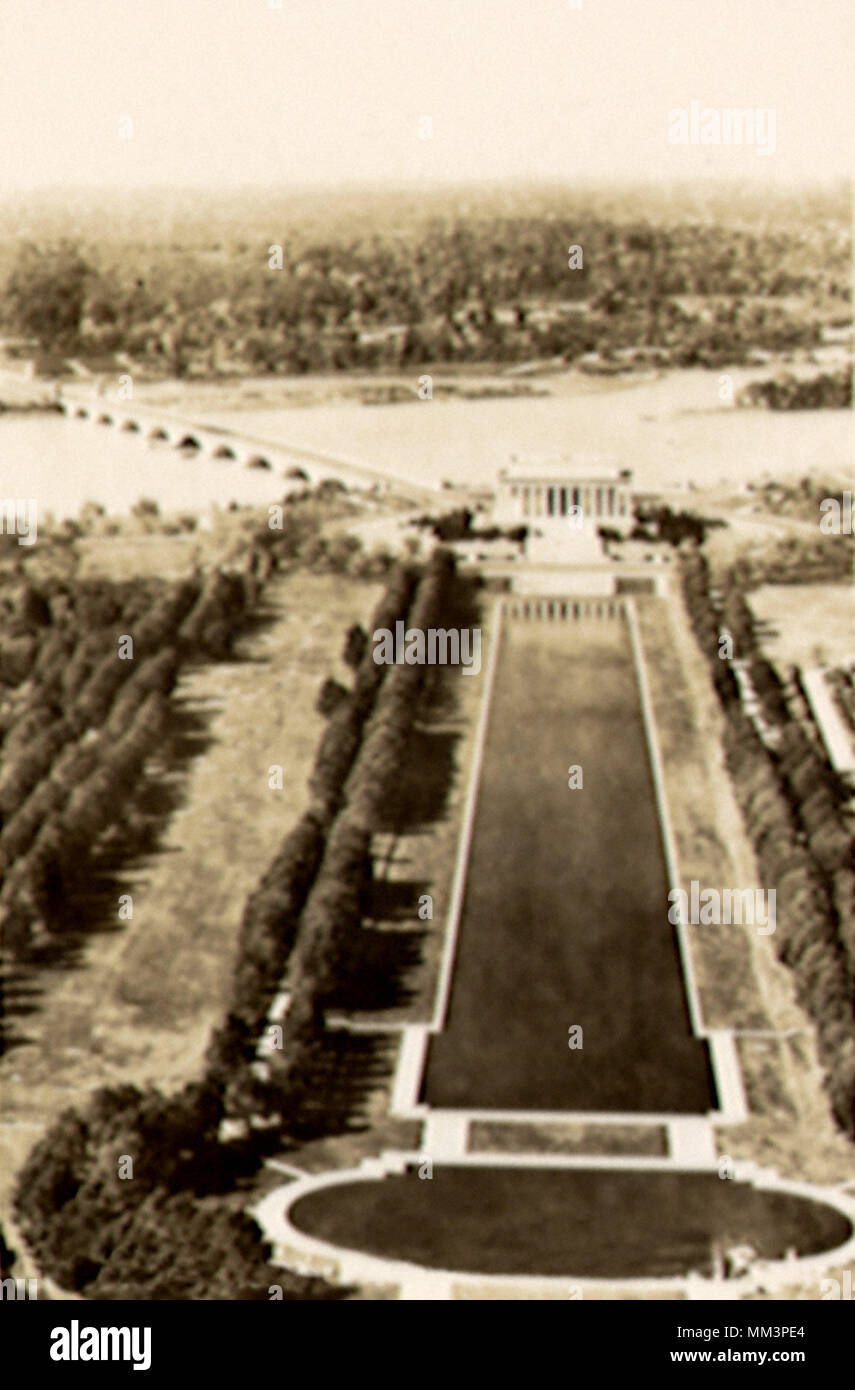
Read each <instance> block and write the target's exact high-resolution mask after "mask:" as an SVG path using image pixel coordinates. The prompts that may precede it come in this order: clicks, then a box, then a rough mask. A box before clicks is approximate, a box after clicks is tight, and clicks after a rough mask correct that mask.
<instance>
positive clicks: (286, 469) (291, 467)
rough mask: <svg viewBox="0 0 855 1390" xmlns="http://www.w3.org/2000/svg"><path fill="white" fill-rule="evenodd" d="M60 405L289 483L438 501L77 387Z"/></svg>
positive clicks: (319, 456) (330, 458) (322, 455)
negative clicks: (269, 472) (337, 486)
mask: <svg viewBox="0 0 855 1390" xmlns="http://www.w3.org/2000/svg"><path fill="white" fill-rule="evenodd" d="M56 403H57V406H58V408H59V409H60V410H61V411H62V412H63V414H64V415H66V416H67V417H68V418H69V419H71V420H76V421H80V422H82V423H88V424H94V425H96V426H98V425H100V426H106V427H112V428H113V429H116V430H120V431H123V432H125V433H128V434H136V435H139V436H140V437H141V438H143V439H147V440H150V441H152V442H158V441H159V442H162V443H164V444H169V445H171V446H172V447H173V448H175V449H176V450H180V452H181V453H182V454H183V455H185V456H187V457H191V456H199V457H207V458H209V459H217V460H220V461H222V462H224V463H231V464H235V463H236V464H240V465H242V466H243V467H245V468H266V469H271V470H274V471H277V472H279V473H280V474H281V475H282V476H283V477H285V478H291V479H300V480H303V481H306V482H309V483H320V482H324V481H326V480H337V481H339V482H341V483H343V484H345V485H348V486H351V487H363V488H371V489H373V490H374V491H376V492H378V493H385V492H389V491H392V490H394V491H395V492H397V493H400V494H402V495H403V496H405V497H408V498H412V499H413V500H415V501H417V502H419V503H423V502H427V503H434V502H435V501H436V496H437V489H436V488H429V487H424V486H423V485H419V484H418V483H412V482H411V481H410V480H409V479H406V478H403V477H397V476H395V475H394V474H391V473H387V472H384V471H382V470H381V469H375V468H370V467H369V466H367V465H366V464H364V463H361V462H359V461H358V460H357V459H348V458H342V457H340V456H337V455H334V454H329V453H326V452H324V451H323V450H319V449H305V448H302V447H301V446H299V445H294V444H289V443H287V442H286V441H285V440H282V439H266V438H261V437H259V436H254V435H248V434H244V433H242V432H239V431H235V430H230V429H226V428H225V427H221V426H219V425H213V424H200V423H199V422H198V421H194V420H190V419H187V418H186V417H184V416H181V415H176V414H173V413H171V412H169V411H165V410H163V409H161V408H160V407H159V406H152V405H146V404H143V403H141V402H138V401H134V400H129V401H126V400H117V399H115V398H107V397H104V396H99V395H96V394H94V393H93V392H92V391H91V390H83V389H80V388H78V389H75V388H74V387H63V388H62V389H61V390H60V392H59V394H58V398H57V402H56Z"/></svg>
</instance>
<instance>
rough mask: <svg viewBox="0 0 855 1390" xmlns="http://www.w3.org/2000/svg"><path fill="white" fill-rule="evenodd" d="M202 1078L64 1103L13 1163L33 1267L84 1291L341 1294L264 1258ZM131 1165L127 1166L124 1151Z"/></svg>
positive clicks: (110, 1295) (164, 1295)
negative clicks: (197, 1082) (176, 1087)
mask: <svg viewBox="0 0 855 1390" xmlns="http://www.w3.org/2000/svg"><path fill="white" fill-rule="evenodd" d="M221 1109H222V1108H221V1104H220V1101H219V1099H218V1096H217V1093H216V1090H215V1089H213V1088H211V1087H201V1086H187V1087H185V1088H184V1090H183V1091H182V1092H180V1093H179V1094H178V1095H175V1096H171V1097H164V1096H162V1095H160V1094H158V1093H157V1092H156V1091H152V1090H149V1091H139V1090H138V1089H137V1088H136V1087H134V1086H121V1087H117V1088H114V1089H104V1090H101V1091H98V1092H96V1094H95V1095H94V1096H93V1097H92V1099H91V1100H90V1102H89V1104H88V1106H87V1107H86V1109H85V1111H83V1112H82V1113H78V1112H76V1111H74V1110H67V1111H65V1112H64V1113H63V1114H62V1115H61V1116H60V1117H59V1118H58V1119H57V1120H56V1121H55V1122H54V1124H53V1125H52V1126H51V1127H50V1129H49V1130H48V1132H47V1134H46V1135H45V1136H44V1138H43V1139H42V1140H41V1141H40V1142H39V1143H38V1144H37V1145H36V1146H35V1148H34V1149H33V1150H32V1152H31V1154H30V1156H29V1158H28V1160H27V1162H26V1164H25V1166H24V1168H23V1169H22V1171H21V1174H20V1177H19V1181H18V1186H17V1192H16V1211H17V1217H18V1220H19V1221H20V1224H21V1229H22V1231H23V1233H24V1235H25V1238H26V1240H27V1242H28V1243H29V1244H30V1246H31V1248H32V1250H33V1252H34V1253H35V1255H36V1256H37V1258H38V1260H39V1263H40V1264H41V1265H42V1267H43V1268H44V1269H46V1270H48V1271H49V1272H50V1274H51V1276H52V1277H53V1278H54V1279H55V1280H56V1281H57V1282H58V1283H59V1285H60V1286H61V1287H63V1288H65V1289H68V1290H70V1291H73V1292H78V1293H83V1294H85V1296H86V1297H87V1298H95V1299H194V1300H198V1299H203V1300H210V1299H223V1300H231V1299H243V1300H267V1299H269V1298H270V1297H271V1296H272V1295H271V1292H270V1290H271V1286H273V1287H275V1288H277V1289H281V1291H282V1297H283V1298H287V1299H292V1298H301V1299H313V1298H324V1297H336V1296H341V1295H340V1294H339V1293H336V1292H334V1291H333V1290H331V1289H329V1287H328V1286H327V1285H326V1284H324V1283H323V1282H322V1281H321V1280H319V1279H302V1278H300V1277H299V1276H297V1275H292V1274H290V1273H289V1272H288V1271H287V1270H284V1269H281V1268H278V1267H276V1266H273V1265H271V1264H270V1263H269V1260H270V1249H269V1247H268V1245H267V1244H266V1242H264V1241H263V1240H262V1239H261V1233H260V1231H259V1229H258V1227H257V1226H256V1224H255V1222H254V1221H253V1220H252V1219H251V1218H250V1217H248V1216H246V1215H245V1214H244V1213H243V1211H242V1210H241V1207H242V1204H243V1202H244V1200H245V1199H244V1198H243V1197H242V1195H241V1194H240V1193H236V1192H234V1191H233V1189H234V1186H235V1182H236V1180H237V1178H238V1177H239V1176H240V1172H239V1169H238V1167H237V1166H236V1161H235V1156H234V1154H233V1153H232V1152H230V1151H229V1150H227V1149H226V1148H224V1147H223V1145H221V1144H220V1143H219V1140H218V1126H219V1121H220V1117H221ZM129 1159H130V1161H131V1163H132V1168H131V1169H129V1168H128V1164H127V1160H129Z"/></svg>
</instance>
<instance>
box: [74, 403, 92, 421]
mask: <svg viewBox="0 0 855 1390" xmlns="http://www.w3.org/2000/svg"><path fill="white" fill-rule="evenodd" d="M74 416H75V419H77V420H88V419H89V411H88V410H87V409H86V406H85V405H79V406H78V407H77V409H76V410H75V412H74Z"/></svg>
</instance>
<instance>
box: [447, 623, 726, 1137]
mask: <svg viewBox="0 0 855 1390" xmlns="http://www.w3.org/2000/svg"><path fill="white" fill-rule="evenodd" d="M501 641H502V649H501V651H500V653H499V664H498V669H497V671H496V683H495V688H494V692H493V704H492V709H491V712H490V720H489V725H488V731H487V740H486V747H485V752H484V762H483V767H482V771H481V779H480V787H479V792H478V806H477V811H476V816H475V825H474V831H473V837H472V844H471V848H470V856H469V865H468V872H467V879H466V889H465V895H464V902H463V908H462V917H461V922H460V932H459V937H458V942H457V951H456V957H455V963H454V973H453V981H452V988H451V996H450V1001H449V1009H448V1017H447V1019H446V1026H445V1030H444V1032H443V1033H442V1034H440V1035H438V1036H437V1037H435V1038H433V1039H432V1040H431V1045H430V1049H429V1054H428V1063H427V1067H426V1071H425V1078H424V1081H423V1099H425V1100H426V1101H427V1102H428V1103H429V1104H430V1105H432V1106H435V1107H445V1108H455V1107H457V1108H459V1107H472V1108H477V1109H500V1110H561V1111H573V1110H582V1111H628V1112H630V1111H635V1112H638V1111H648V1112H649V1111H662V1112H679V1113H703V1112H705V1111H707V1110H708V1109H709V1108H710V1107H711V1105H712V1104H713V1103H714V1094H715V1092H714V1086H713V1083H712V1080H711V1075H710V1068H709V1059H708V1056H707V1049H706V1045H705V1044H704V1043H703V1042H701V1041H699V1040H698V1039H696V1038H695V1037H693V1035H692V1031H691V1025H690V1020H689V1014H688V1008H687V1001H686V995H685V989H684V982H683V975H682V968H681V964H680V959H679V953H678V946H677V939H676V935H675V931H674V928H673V927H672V926H671V925H670V923H669V921H668V882H667V875H666V869H665V861H664V854H663V848H662V838H661V833H660V827H659V822H658V815H657V810H656V804H655V799H654V790H653V781H652V775H651V770H650V759H649V754H648V749H647V741H646V737H645V733H644V725H643V721H642V714H641V706H640V700H639V694H638V686H637V680H636V674H635V669H634V665H633V660H632V653H631V648H630V644H629V634H628V631H627V628H626V626H625V624H624V622H623V621H622V620H603V621H598V620H596V619H581V620H579V621H576V622H567V623H561V622H532V623H525V622H517V621H514V620H512V619H508V620H507V621H506V623H505V624H504V629H503V633H502V638H501ZM571 764H578V765H580V766H581V767H582V769H583V787H582V788H581V789H580V790H570V789H569V788H568V768H569V767H570V765H571ZM573 1025H578V1026H581V1028H582V1030H583V1032H582V1037H583V1046H582V1048H581V1049H580V1050H571V1049H570V1048H569V1046H568V1029H569V1028H570V1027H571V1026H573Z"/></svg>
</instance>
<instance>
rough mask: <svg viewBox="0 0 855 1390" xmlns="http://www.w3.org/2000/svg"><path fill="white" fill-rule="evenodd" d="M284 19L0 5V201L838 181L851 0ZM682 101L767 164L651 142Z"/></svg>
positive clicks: (299, 3) (462, 1)
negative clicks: (97, 195) (763, 145)
mask: <svg viewBox="0 0 855 1390" xmlns="http://www.w3.org/2000/svg"><path fill="white" fill-rule="evenodd" d="M281 6H282V7H281V9H274V8H271V7H270V0H0V192H3V191H10V190H15V189H28V188H36V187H45V188H56V187H59V186H62V185H100V186H106V187H115V188H120V189H121V188H131V187H138V186H145V185H150V184H170V185H188V186H198V185H204V186H209V187H214V188H217V187H225V186H235V185H241V184H255V183H260V184H281V185H289V184H302V185H305V184H318V185H324V184H329V185H335V184H338V183H351V184H353V183H357V184H358V183H360V182H371V183H377V182H390V183H400V182H411V181H416V182H419V181H425V182H430V183H439V184H443V183H450V182H457V181H463V180H465V181H471V180H489V181H493V180H504V179H523V178H524V179H531V180H552V179H560V180H567V181H572V180H573V179H575V178H582V179H597V180H601V181H610V180H612V179H614V180H616V181H622V180H632V181H634V182H643V181H646V180H659V179H664V180H672V179H675V180H681V179H684V178H692V177H695V176H700V177H718V176H722V177H742V176H748V177H751V178H754V177H756V178H760V179H772V180H774V181H776V182H777V181H780V182H782V183H793V182H807V181H810V180H813V179H827V178H832V177H841V176H846V175H849V174H850V173H851V171H852V164H853V160H852V154H853V134H852V132H853V129H855V122H853V115H855V97H853V93H855V79H853V60H854V59H855V0H582V8H581V9H576V8H574V4H573V0H281ZM692 101H697V102H700V103H701V105H702V106H712V107H718V108H721V107H726V106H733V107H742V108H744V107H748V106H751V107H754V108H763V109H764V110H767V109H769V108H774V110H775V128H776V138H775V151H774V154H773V155H771V156H768V157H762V156H760V155H758V153H757V150H756V149H753V148H750V147H741V148H740V147H733V146H731V147H724V146H720V147H707V146H697V145H694V146H693V145H682V146H677V145H674V144H669V143H668V138H667V130H668V113H669V111H670V110H671V109H672V108H674V107H685V108H687V109H688V108H689V106H690V104H691V102H692ZM128 116H129V117H130V118H131V121H132V123H133V127H132V129H133V134H132V138H131V139H120V122H121V121H122V118H123V117H128ZM426 116H427V117H430V118H431V120H432V122H433V135H432V138H430V139H420V138H419V125H420V119H421V118H422V117H426ZM124 128H125V130H127V129H128V127H127V125H125V127H124ZM422 129H423V130H425V129H426V127H425V126H424V125H423V126H422Z"/></svg>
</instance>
